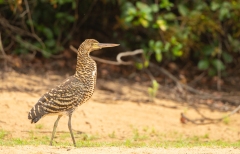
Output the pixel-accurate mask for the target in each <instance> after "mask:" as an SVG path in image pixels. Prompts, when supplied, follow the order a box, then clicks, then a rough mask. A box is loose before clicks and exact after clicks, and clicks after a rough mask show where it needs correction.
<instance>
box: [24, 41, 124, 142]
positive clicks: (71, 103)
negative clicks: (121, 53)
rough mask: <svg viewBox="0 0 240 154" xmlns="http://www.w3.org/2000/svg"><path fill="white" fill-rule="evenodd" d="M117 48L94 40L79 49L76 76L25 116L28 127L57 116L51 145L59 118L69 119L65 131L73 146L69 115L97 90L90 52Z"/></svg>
mask: <svg viewBox="0 0 240 154" xmlns="http://www.w3.org/2000/svg"><path fill="white" fill-rule="evenodd" d="M118 45H119V44H112V43H99V42H98V41H97V40H95V39H86V40H85V41H84V42H83V43H82V44H81V45H80V46H79V48H78V52H77V64H76V71H75V74H74V75H72V76H70V77H68V78H67V79H65V80H64V82H63V83H61V84H59V85H58V86H56V87H55V88H52V89H51V90H49V91H48V92H46V93H45V94H43V95H42V97H41V98H40V99H39V100H38V101H37V103H36V104H35V105H34V106H33V108H32V109H31V110H30V111H29V113H28V119H29V120H31V123H37V122H38V121H39V120H40V119H41V118H43V117H45V116H47V115H58V117H57V120H56V121H55V123H54V125H53V131H52V136H51V140H50V145H51V146H52V142H53V138H54V135H55V132H56V128H57V125H58V121H59V120H60V118H61V117H62V116H68V117H69V118H68V129H69V132H70V134H71V138H72V142H73V145H74V146H75V147H76V142H75V139H74V135H73V132H72V125H71V118H72V113H73V112H74V111H75V110H76V109H77V107H78V106H80V105H82V104H83V103H85V102H86V101H87V100H89V99H90V98H91V96H92V95H93V92H94V89H95V86H96V77H97V65H96V62H95V61H94V60H93V59H92V58H91V56H90V52H92V51H94V50H98V49H102V48H107V47H115V46H118Z"/></svg>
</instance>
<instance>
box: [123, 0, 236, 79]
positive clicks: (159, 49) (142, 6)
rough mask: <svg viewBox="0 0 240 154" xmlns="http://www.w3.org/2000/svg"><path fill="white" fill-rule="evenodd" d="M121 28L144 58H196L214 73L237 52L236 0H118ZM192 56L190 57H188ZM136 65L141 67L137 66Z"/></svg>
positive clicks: (226, 64) (230, 60)
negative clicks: (152, 56)
mask: <svg viewBox="0 0 240 154" xmlns="http://www.w3.org/2000/svg"><path fill="white" fill-rule="evenodd" d="M120 4H121V10H122V16H121V17H122V20H123V24H124V26H123V27H124V28H125V29H126V31H128V32H129V33H132V32H134V33H132V35H136V34H138V35H137V36H136V41H131V40H133V39H132V38H133V37H128V38H130V39H131V40H130V39H128V38H126V42H129V45H131V44H135V43H136V42H138V43H139V44H141V47H142V48H143V49H144V50H145V54H144V55H145V58H146V60H147V61H148V60H151V55H152V54H155V59H156V61H157V62H161V61H162V60H163V59H168V60H176V59H178V58H181V59H182V58H184V59H190V58H193V59H192V60H194V61H196V62H197V64H198V68H199V69H200V70H203V71H208V74H209V75H210V76H214V75H216V74H217V72H218V71H225V70H226V68H227V66H228V65H229V64H231V63H233V62H234V55H235V53H236V52H239V51H240V46H239V44H240V41H239V39H240V26H239V24H238V18H239V15H240V11H239V10H240V3H239V1H223V0H220V1H207V0H204V1H194V2H191V1H189V2H186V1H169V0H162V1H159V3H155V2H153V1H150V0H147V1H144V2H143V1H131V2H130V1H122V2H120ZM139 34H143V35H139ZM192 55H193V56H192ZM140 68H144V67H143V65H141V67H139V69H140Z"/></svg>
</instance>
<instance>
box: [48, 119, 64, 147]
mask: <svg viewBox="0 0 240 154" xmlns="http://www.w3.org/2000/svg"><path fill="white" fill-rule="evenodd" d="M61 117H62V115H59V116H58V118H57V120H56V121H55V123H54V126H53V131H52V138H51V141H50V145H52V141H53V138H54V135H55V132H56V129H57V125H58V121H59V120H60V118H61Z"/></svg>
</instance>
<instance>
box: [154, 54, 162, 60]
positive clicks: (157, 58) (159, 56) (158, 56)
mask: <svg viewBox="0 0 240 154" xmlns="http://www.w3.org/2000/svg"><path fill="white" fill-rule="evenodd" d="M155 57H156V60H157V61H158V62H161V61H162V53H161V52H156V54H155Z"/></svg>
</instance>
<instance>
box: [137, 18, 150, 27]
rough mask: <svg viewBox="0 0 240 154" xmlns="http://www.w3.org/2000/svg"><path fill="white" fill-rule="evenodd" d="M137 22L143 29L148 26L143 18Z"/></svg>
mask: <svg viewBox="0 0 240 154" xmlns="http://www.w3.org/2000/svg"><path fill="white" fill-rule="evenodd" d="M139 22H140V23H141V25H142V26H143V27H145V28H147V27H148V25H149V23H148V21H147V20H146V19H143V18H140V19H139Z"/></svg>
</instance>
